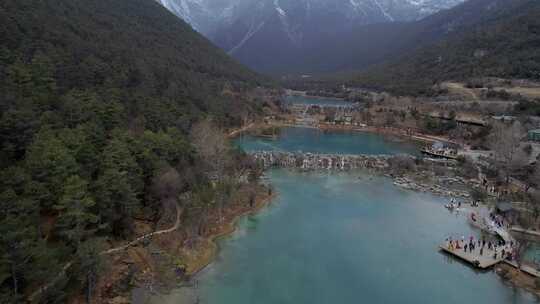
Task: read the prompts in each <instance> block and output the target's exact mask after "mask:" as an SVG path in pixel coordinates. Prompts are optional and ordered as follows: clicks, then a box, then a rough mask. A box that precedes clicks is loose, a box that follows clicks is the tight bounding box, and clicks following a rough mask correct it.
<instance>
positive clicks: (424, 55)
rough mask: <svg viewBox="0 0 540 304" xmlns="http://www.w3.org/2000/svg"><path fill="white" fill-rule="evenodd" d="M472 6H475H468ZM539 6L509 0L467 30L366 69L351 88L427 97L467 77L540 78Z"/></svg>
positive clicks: (355, 78) (537, 3) (531, 2)
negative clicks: (439, 87)
mask: <svg viewBox="0 0 540 304" xmlns="http://www.w3.org/2000/svg"><path fill="white" fill-rule="evenodd" d="M472 3H474V1H472ZM539 50H540V2H538V1H533V0H529V1H521V0H519V1H518V0H515V1H508V2H507V5H506V6H503V7H500V8H499V9H492V10H491V11H490V12H489V15H488V16H487V17H485V18H483V19H482V20H481V22H479V23H478V24H476V25H475V26H472V27H467V28H460V29H458V30H456V31H455V32H454V33H452V34H451V35H449V36H448V37H447V38H446V39H444V40H442V41H440V42H437V43H435V44H432V45H427V46H424V47H422V48H420V49H418V50H416V51H414V52H412V53H409V54H406V55H404V56H401V57H399V58H397V59H395V60H393V61H390V62H388V63H385V64H382V65H380V66H377V67H374V68H371V69H369V70H367V71H365V72H363V73H362V74H360V75H359V76H355V77H353V78H354V80H353V81H351V83H353V84H354V85H356V86H364V87H370V88H377V89H384V90H389V91H392V92H394V93H398V94H413V95H417V94H432V93H433V90H432V86H433V85H434V84H435V83H437V82H440V81H445V80H456V81H460V80H466V79H468V78H472V77H486V76H493V77H503V78H528V79H540V52H539Z"/></svg>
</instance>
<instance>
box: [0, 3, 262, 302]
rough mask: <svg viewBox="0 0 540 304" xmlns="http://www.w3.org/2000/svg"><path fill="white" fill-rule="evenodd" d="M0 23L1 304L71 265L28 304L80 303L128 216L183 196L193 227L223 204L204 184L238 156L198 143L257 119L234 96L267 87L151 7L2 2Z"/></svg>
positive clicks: (143, 214)
mask: <svg viewBox="0 0 540 304" xmlns="http://www.w3.org/2000/svg"><path fill="white" fill-rule="evenodd" d="M0 20H1V21H0V37H1V39H0V112H1V114H0V154H1V157H0V176H1V178H0V195H1V198H0V204H1V206H0V253H1V255H0V256H1V259H2V263H0V302H1V303H17V302H22V301H24V300H25V299H27V297H28V295H29V294H30V293H32V292H33V291H35V290H36V289H38V287H40V286H42V285H43V284H44V283H45V282H50V281H52V280H53V278H56V275H57V274H58V273H59V272H60V270H61V269H62V268H63V267H64V265H65V264H66V263H67V262H68V261H71V262H72V263H73V267H70V268H69V269H68V271H67V276H66V277H65V278H63V280H61V281H60V282H57V284H56V286H54V288H51V289H48V290H46V292H43V293H40V294H39V297H36V298H35V299H34V300H35V301H42V302H55V301H60V302H64V301H65V300H66V298H65V296H66V294H65V293H64V291H66V290H70V288H67V287H69V286H71V287H73V288H71V290H73V289H77V288H85V289H87V290H89V294H90V293H91V287H92V285H93V284H94V283H95V281H96V277H97V276H98V275H99V270H100V268H101V266H100V265H101V262H100V256H99V252H100V251H102V250H104V249H105V248H108V247H110V245H109V243H110V242H114V241H116V242H120V241H124V240H130V239H132V238H133V237H134V235H133V234H134V233H133V229H132V225H133V220H134V218H144V219H148V220H151V221H157V220H158V219H160V218H161V217H162V213H163V212H165V211H164V210H167V209H166V208H164V207H163V206H164V204H165V203H164V202H165V201H168V200H170V199H171V198H172V199H173V200H177V197H179V196H180V195H181V194H182V193H188V192H189V193H191V197H192V199H190V200H189V202H184V203H185V204H191V207H193V208H192V209H191V210H195V211H193V212H185V214H186V216H190V217H192V222H197V223H200V222H201V221H202V220H200V218H202V217H204V213H205V212H206V211H207V210H208V208H212V206H211V204H213V203H214V202H215V201H216V199H215V197H216V193H217V192H219V191H221V192H226V193H230V191H231V190H230V188H231V187H232V186H233V185H232V184H233V183H234V181H233V180H232V179H230V180H229V181H228V182H219V183H218V186H217V187H216V186H214V187H211V186H210V184H211V183H212V181H214V183H213V184H214V185H215V184H216V183H215V175H216V173H218V174H225V175H226V174H229V173H223V172H225V170H228V171H227V172H235V170H237V168H236V167H238V166H240V165H239V164H241V163H242V162H241V161H238V160H239V159H240V160H241V159H242V155H241V154H240V153H239V152H236V151H235V150H234V149H232V148H230V147H229V146H227V144H226V143H223V142H221V143H217V144H218V147H220V149H214V150H212V151H201V149H202V148H203V145H204V144H205V142H201V138H202V137H204V136H206V137H204V138H205V139H206V140H212V139H213V140H217V141H219V139H218V138H216V136H214V138H209V137H208V136H207V135H208V134H209V133H210V134H211V133H212V132H215V129H218V128H230V127H234V126H237V125H239V124H240V121H241V120H242V119H243V118H245V117H246V116H249V115H258V113H259V112H260V105H259V104H258V103H257V100H253V98H247V97H243V96H246V94H243V93H245V92H247V91H249V90H251V89H253V88H254V87H256V86H258V85H260V84H261V83H262V82H263V81H265V80H264V79H262V78H259V76H257V75H255V74H254V73H252V72H250V71H249V70H247V69H245V68H243V67H242V66H240V65H238V64H236V63H235V62H234V61H232V60H231V59H229V58H228V57H227V56H226V55H225V54H224V53H223V52H222V51H221V50H219V49H217V48H216V47H214V46H212V45H211V44H210V43H208V41H207V40H206V39H204V38H203V37H201V36H200V35H198V34H197V33H195V32H194V31H193V30H192V29H191V28H190V27H189V26H188V25H186V24H185V23H184V22H183V21H181V20H180V19H178V18H176V17H174V16H173V15H172V14H170V13H169V12H167V11H166V10H165V9H164V8H162V7H160V6H159V5H158V4H157V3H155V1H148V0H129V1H128V0H110V1H102V0H44V1H35V0H3V1H1V3H0ZM202 119H207V120H209V119H211V120H212V123H208V122H206V123H205V122H203V123H200V124H201V125H202V126H201V127H200V128H199V131H198V132H199V133H197V132H193V130H192V129H193V128H192V126H193V124H194V123H195V122H197V121H201V120H202ZM190 134H191V135H190ZM218 137H219V136H218ZM197 140H198V141H197ZM197 142H198V143H199V145H198V146H197ZM208 144H211V143H208ZM218 156H219V157H221V158H220V159H225V160H236V161H234V162H226V161H216V159H213V158H214V157H218ZM216 163H217V164H219V166H217V165H216ZM207 172H213V173H212V174H207ZM230 174H231V175H232V173H230ZM220 180H223V179H220ZM193 218H196V219H195V220H193ZM203 222H204V221H203ZM55 283H56V282H55ZM68 283H69V285H67V284H68ZM66 286H67V287H66Z"/></svg>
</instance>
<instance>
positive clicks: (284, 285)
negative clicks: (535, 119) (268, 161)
mask: <svg viewBox="0 0 540 304" xmlns="http://www.w3.org/2000/svg"><path fill="white" fill-rule="evenodd" d="M289 132H292V133H293V134H296V132H311V131H307V130H306V129H303V130H289ZM294 136H296V135H294ZM318 136H320V142H319V143H314V142H304V143H302V142H297V143H296V144H287V145H285V144H284V143H280V142H279V141H278V142H273V145H275V146H280V149H289V148H291V149H294V150H296V147H298V146H301V147H310V149H314V150H315V151H314V152H319V151H326V152H338V151H339V152H342V153H345V152H347V153H352V152H354V151H370V152H372V153H375V154H387V153H389V151H390V152H393V153H406V152H409V151H414V150H412V147H411V146H410V145H409V144H406V143H396V142H392V141H389V140H387V139H384V138H382V137H379V136H375V137H371V136H368V137H364V136H361V137H360V138H357V136H359V135H357V134H354V135H351V134H347V133H341V134H337V135H336V134H334V133H331V134H329V135H328V133H323V134H322V135H318ZM326 136H330V137H331V138H332V137H334V136H337V137H338V138H334V139H329V138H325V137H326ZM339 137H344V138H339ZM304 139H305V141H311V140H312V138H311V137H310V136H307V137H304ZM280 140H285V141H287V140H288V139H287V138H286V137H281V139H280ZM364 140H365V141H364ZM351 141H353V142H355V143H356V144H352V143H351ZM321 142H322V143H327V142H333V143H336V142H340V143H346V144H333V145H331V146H330V147H326V146H324V145H325V144H321ZM240 144H241V145H242V146H244V147H246V148H247V149H251V148H253V147H254V146H257V145H259V143H257V140H255V142H252V141H251V140H250V139H246V138H244V139H243V141H241V142H240ZM355 145H356V146H355ZM366 147H370V148H369V149H367V148H366ZM335 150H338V151H335ZM266 175H267V177H268V181H269V182H270V183H271V184H272V185H273V187H274V188H275V191H276V192H277V193H278V195H277V197H276V198H275V199H274V200H273V202H272V203H271V204H270V205H269V206H268V207H266V208H265V209H264V210H262V211H261V212H259V213H257V214H256V215H252V216H248V217H245V218H243V219H242V220H241V221H240V222H239V223H238V229H237V230H236V232H234V233H233V234H232V235H230V236H227V237H224V238H222V239H221V240H220V241H219V246H220V252H219V255H218V257H217V259H216V260H215V262H214V263H212V264H211V265H210V266H208V267H207V268H206V269H204V270H203V271H202V272H201V273H199V274H198V275H197V276H196V278H195V282H196V284H195V286H196V287H189V288H187V287H186V288H180V289H177V290H174V291H173V292H172V293H170V294H168V295H160V296H156V297H155V298H154V299H153V301H152V302H153V303H165V304H168V303H171V304H172V303H178V304H180V303H208V304H327V303H338V304H349V303H350V304H353V303H354V304H356V303H368V304H378V303H411V304H413V303H414V304H417V303H442V304H446V303H460V304H467V303H475V304H478V303H489V304H498V303H538V302H537V299H536V298H535V297H534V296H532V295H531V294H529V293H527V292H525V291H522V290H520V289H515V288H511V287H510V286H507V285H505V283H504V282H503V281H502V280H501V279H500V278H499V277H498V276H497V275H496V274H495V273H493V272H491V271H490V272H478V271H476V270H474V269H472V268H471V267H469V266H467V265H464V264H463V263H461V262H459V261H457V260H455V259H454V258H450V257H448V256H446V255H444V254H442V253H440V252H439V251H438V250H437V246H438V245H439V244H440V243H441V242H442V241H443V240H444V239H445V238H446V237H448V236H449V235H452V236H454V237H459V236H469V235H478V231H476V230H474V229H473V228H471V227H470V226H469V225H468V224H467V220H466V218H465V217H464V216H460V215H456V214H451V213H449V212H448V211H447V210H446V209H445V208H444V207H443V205H444V204H445V203H447V199H446V198H441V197H437V196H433V195H430V194H425V193H416V192H412V191H406V190H402V189H400V188H397V187H395V186H394V185H393V184H392V180H391V179H388V178H385V177H382V176H370V175H368V174H367V173H364V172H350V173H336V172H319V173H317V172H310V173H303V172H298V171H292V170H285V169H275V170H270V171H268V172H267V173H266Z"/></svg>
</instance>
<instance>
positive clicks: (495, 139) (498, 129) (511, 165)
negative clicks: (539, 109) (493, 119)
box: [489, 122, 524, 184]
mask: <svg viewBox="0 0 540 304" xmlns="http://www.w3.org/2000/svg"><path fill="white" fill-rule="evenodd" d="M523 135H524V131H523V128H522V126H521V124H520V123H519V122H514V123H512V124H510V125H508V124H505V123H496V124H495V125H494V126H493V129H492V131H491V134H490V137H489V140H490V143H489V145H490V148H491V149H492V150H493V152H494V157H495V162H496V164H497V167H498V169H499V170H501V171H502V173H503V174H504V177H505V181H506V184H508V183H509V181H510V175H511V174H512V172H513V171H514V170H515V169H516V167H519V166H522V165H523V163H524V155H521V154H523V153H521V152H522V149H520V144H521V139H522V138H523Z"/></svg>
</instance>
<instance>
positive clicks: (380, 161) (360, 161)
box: [251, 151, 412, 171]
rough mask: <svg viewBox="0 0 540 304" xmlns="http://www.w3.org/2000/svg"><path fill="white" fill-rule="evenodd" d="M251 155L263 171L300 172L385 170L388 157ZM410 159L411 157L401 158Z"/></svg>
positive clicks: (389, 157) (263, 153)
mask: <svg viewBox="0 0 540 304" xmlns="http://www.w3.org/2000/svg"><path fill="white" fill-rule="evenodd" d="M251 155H252V156H253V157H254V158H255V159H256V160H257V161H258V162H259V163H260V164H262V166H263V167H264V168H265V169H268V168H272V167H280V168H297V169H302V170H321V169H326V170H341V171H347V170H352V169H378V170H382V169H386V168H388V167H389V166H390V165H389V159H391V158H392V157H394V156H390V155H363V154H358V155H346V154H313V153H301V152H294V153H293V152H279V151H259V152H254V153H251ZM403 157H411V158H412V156H403Z"/></svg>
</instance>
